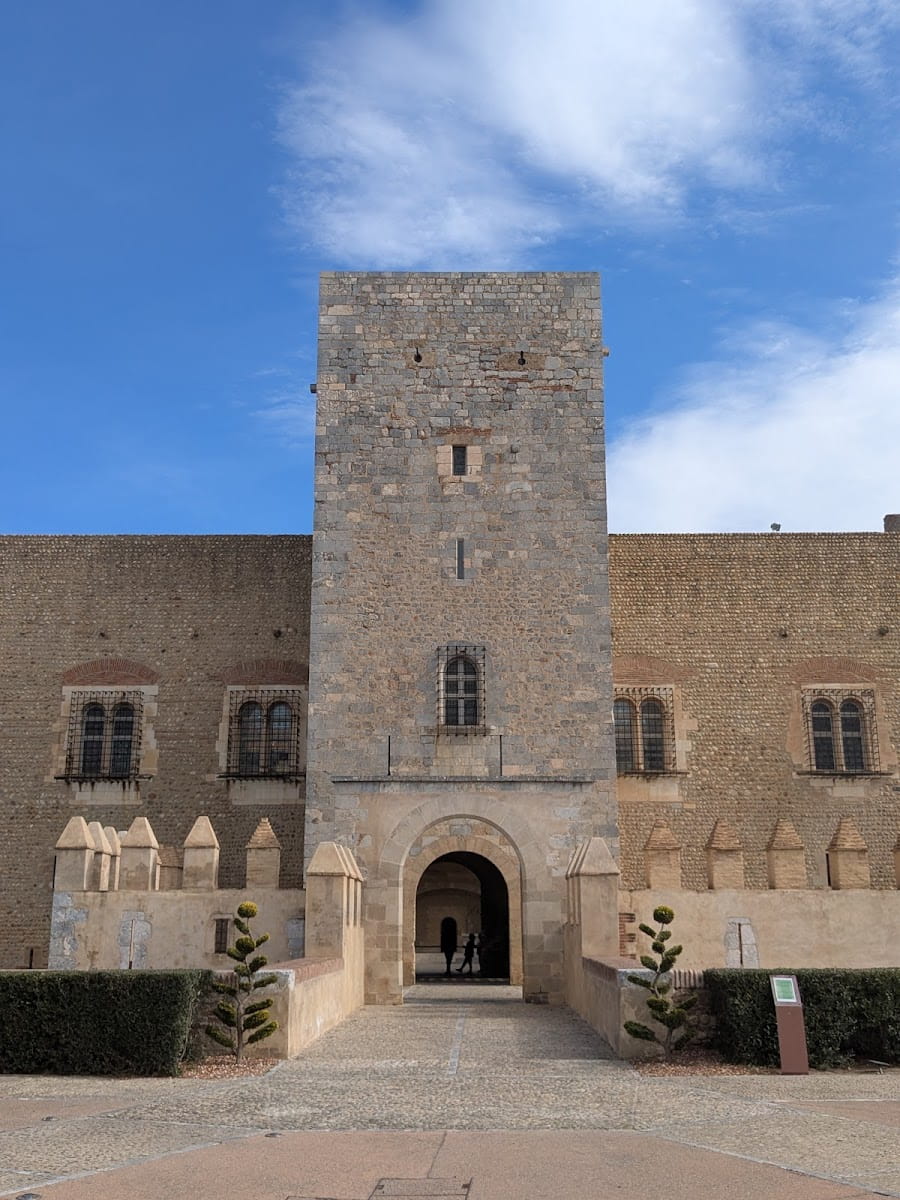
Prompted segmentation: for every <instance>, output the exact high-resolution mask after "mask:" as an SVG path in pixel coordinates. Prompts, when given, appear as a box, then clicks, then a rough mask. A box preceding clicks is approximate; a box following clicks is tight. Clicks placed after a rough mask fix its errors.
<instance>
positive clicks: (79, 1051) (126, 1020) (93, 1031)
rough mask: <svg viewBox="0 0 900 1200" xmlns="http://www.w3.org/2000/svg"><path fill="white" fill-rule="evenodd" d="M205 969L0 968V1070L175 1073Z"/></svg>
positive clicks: (202, 987)
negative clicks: (78, 969) (100, 969)
mask: <svg viewBox="0 0 900 1200" xmlns="http://www.w3.org/2000/svg"><path fill="white" fill-rule="evenodd" d="M210 977H211V972H209V971H3V972H0V1014H2V1016H0V1071H2V1072H5V1073H17V1074H28V1075H31V1074H53V1075H175V1074H177V1072H178V1064H179V1063H180V1062H181V1059H182V1056H183V1054H184V1050H185V1046H186V1044H187V1040H188V1035H189V1033H190V1028H191V1018H192V1015H193V1011H194V1007H195V1005H196V1003H197V1000H198V997H199V996H200V994H201V993H202V992H203V991H205V990H206V988H207V987H208V984H209V979H210Z"/></svg>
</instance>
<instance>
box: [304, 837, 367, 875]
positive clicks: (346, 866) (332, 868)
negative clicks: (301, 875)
mask: <svg viewBox="0 0 900 1200" xmlns="http://www.w3.org/2000/svg"><path fill="white" fill-rule="evenodd" d="M306 873H307V875H348V876H349V877H350V878H351V879H359V880H360V881H362V874H361V873H360V870H359V867H358V866H357V865H356V859H355V858H354V857H353V855H352V854H351V853H350V851H349V850H348V849H347V847H346V846H339V845H338V844H337V842H319V844H318V846H316V850H315V853H314V854H313V856H312V859H311V860H310V864H309V866H308V867H307V871H306Z"/></svg>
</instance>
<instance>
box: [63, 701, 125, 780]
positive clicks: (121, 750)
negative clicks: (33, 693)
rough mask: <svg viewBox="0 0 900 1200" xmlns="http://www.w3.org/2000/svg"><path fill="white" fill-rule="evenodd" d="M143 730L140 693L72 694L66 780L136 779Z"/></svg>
mask: <svg viewBox="0 0 900 1200" xmlns="http://www.w3.org/2000/svg"><path fill="white" fill-rule="evenodd" d="M142 729H143V696H142V694H141V692H140V691H114V690H111V689H108V690H106V691H92V692H75V693H73V695H72V699H71V705H70V708H69V727H68V733H67V737H66V769H65V774H64V778H66V779H77V780H92V779H115V780H119V779H124V780H128V779H137V778H138V774H139V771H140V747H141V731H142Z"/></svg>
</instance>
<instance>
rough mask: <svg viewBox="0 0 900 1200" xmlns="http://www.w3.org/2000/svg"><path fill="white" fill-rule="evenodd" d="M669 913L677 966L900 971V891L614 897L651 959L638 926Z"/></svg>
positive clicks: (726, 892)
mask: <svg viewBox="0 0 900 1200" xmlns="http://www.w3.org/2000/svg"><path fill="white" fill-rule="evenodd" d="M660 904H666V905H668V906H669V907H670V908H671V909H673V910H674V912H675V920H674V922H673V924H672V938H673V941H675V942H681V943H683V945H684V951H683V953H682V955H681V957H680V958H679V960H678V965H679V967H681V968H683V969H688V970H703V969H704V968H706V967H741V966H744V967H774V968H777V967H795V968H796V967H900V943H898V942H897V939H895V938H890V937H885V935H884V931H885V929H896V928H897V927H898V926H900V891H898V890H895V889H888V888H880V889H870V888H858V889H847V890H842V891H831V890H826V889H824V888H804V889H781V888H779V889H777V890H774V889H773V890H770V891H763V890H753V889H740V890H723V891H718V890H717V891H708V892H689V891H682V890H678V891H675V890H668V891H667V890H665V889H654V890H652V891H651V890H642V891H631V892H624V891H623V892H620V893H619V912H620V913H632V914H634V917H635V921H634V923H630V924H626V925H625V926H624V929H625V931H626V933H627V932H629V931H630V932H634V933H636V935H637V936H636V939H635V942H634V943H633V944H634V949H635V952H636V954H637V955H638V956H639V955H641V954H648V953H650V945H649V939H648V938H646V937H645V935H644V934H642V933H639V932H638V930H637V926H638V924H639V923H640V922H642V921H643V922H644V923H645V924H650V925H652V924H653V910H654V908H656V907H657V905H660Z"/></svg>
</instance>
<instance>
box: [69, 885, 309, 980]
mask: <svg viewBox="0 0 900 1200" xmlns="http://www.w3.org/2000/svg"><path fill="white" fill-rule="evenodd" d="M247 899H252V900H253V901H254V902H255V903H256V904H257V905H258V907H259V915H258V916H257V917H255V918H254V920H253V929H254V932H256V933H257V935H258V934H260V933H268V934H269V941H268V943H267V944H266V954H267V955H268V958H269V959H270V961H271V960H274V959H278V960H280V961H288V960H292V959H295V958H297V956H298V955H299V954H300V953H302V951H303V943H304V913H305V904H306V901H305V893H304V892H303V891H301V890H299V889H283V890H282V889H275V888H271V889H268V890H264V889H261V888H256V889H254V890H253V892H252V894H249V895H248V893H247V891H245V890H244V889H238V888H235V889H233V890H232V889H220V890H218V891H214V892H184V891H173V892H158V891H145V892H138V891H133V892H131V891H129V892H124V891H123V892H119V891H116V892H64V891H57V892H55V893H54V895H53V914H52V923H51V934H50V962H49V966H50V967H51V968H52V969H55V970H64V971H66V970H68V971H72V970H80V971H87V970H117V969H127V968H128V967H129V966H131V967H134V968H135V969H145V968H147V969H154V970H156V969H160V968H165V969H172V968H176V967H208V968H211V969H212V970H216V969H221V967H222V965H223V962H227V961H228V960H227V959H225V957H224V955H222V954H216V952H215V922H216V920H217V919H222V918H228V919H229V921H230V920H231V918H233V916H234V913H235V911H236V910H237V906H238V905H239V904H240V903H241V902H242V901H244V900H247ZM236 936H237V932H236V930H235V929H234V926H233V925H231V924H229V928H228V944H229V946H230V945H233V944H234V939H235V937H236Z"/></svg>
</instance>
